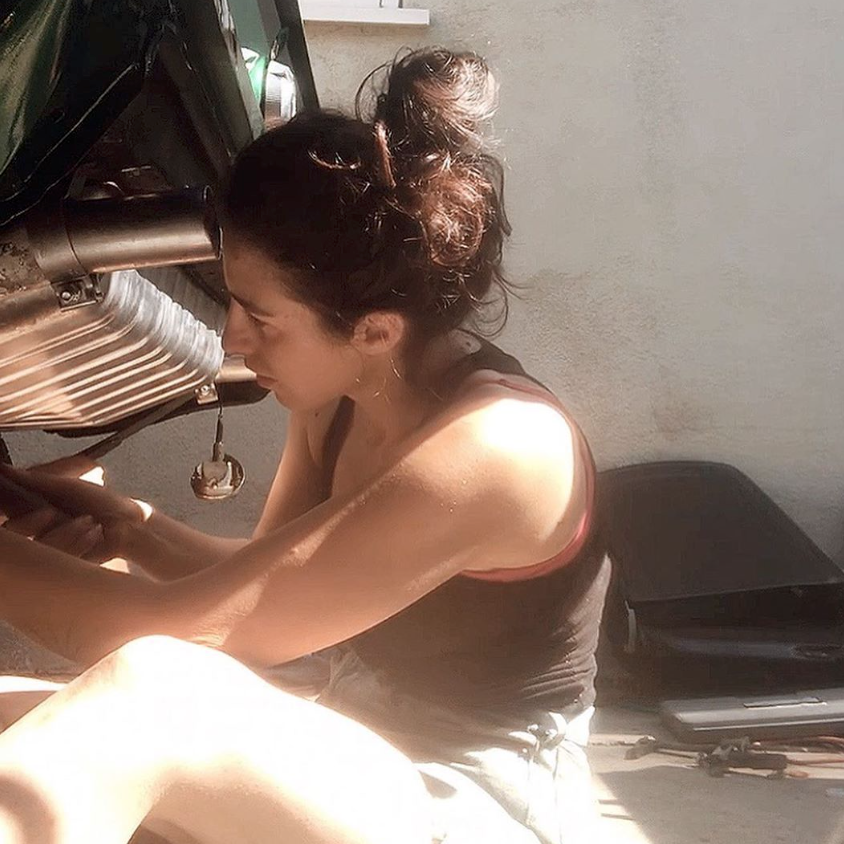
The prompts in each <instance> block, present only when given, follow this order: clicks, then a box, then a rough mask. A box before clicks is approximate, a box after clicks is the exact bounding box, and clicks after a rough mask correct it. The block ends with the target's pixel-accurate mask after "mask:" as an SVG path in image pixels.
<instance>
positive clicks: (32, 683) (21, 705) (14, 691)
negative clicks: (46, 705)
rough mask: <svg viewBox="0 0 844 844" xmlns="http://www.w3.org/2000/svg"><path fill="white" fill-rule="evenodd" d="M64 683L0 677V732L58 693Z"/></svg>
mask: <svg viewBox="0 0 844 844" xmlns="http://www.w3.org/2000/svg"><path fill="white" fill-rule="evenodd" d="M63 686H64V683H54V682H53V681H51V680H39V679H38V678H36V677H16V676H12V675H8V674H6V675H3V676H0V731H2V730H5V729H6V727H8V726H9V725H10V724H13V723H14V722H15V721H17V720H18V718H21V717H22V716H24V715H26V713H27V712H29V710H30V709H32V708H34V707H35V706H37V705H38V704H39V703H41V702H42V701H44V700H46V699H47V698H48V697H50V695H51V694H53V692H56V691H58V690H59V689H61V688H62V687H63Z"/></svg>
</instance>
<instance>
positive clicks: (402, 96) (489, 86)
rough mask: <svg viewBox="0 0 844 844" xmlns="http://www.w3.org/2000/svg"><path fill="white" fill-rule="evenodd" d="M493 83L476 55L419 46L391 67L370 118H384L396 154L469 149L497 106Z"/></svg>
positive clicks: (477, 144) (473, 149)
mask: <svg viewBox="0 0 844 844" xmlns="http://www.w3.org/2000/svg"><path fill="white" fill-rule="evenodd" d="M497 95H498V86H497V85H496V82H495V78H494V77H493V75H492V73H491V72H490V70H489V68H488V67H487V64H486V62H485V61H484V60H483V59H482V58H481V57H480V56H478V55H477V54H475V53H452V52H450V51H449V50H444V49H442V48H434V49H429V50H421V51H417V52H414V53H410V54H409V55H406V56H404V57H403V58H400V59H397V60H396V61H395V62H394V63H393V65H392V66H391V67H390V74H389V78H388V82H387V89H386V91H385V92H384V93H383V94H382V95H381V96H380V97H379V98H378V100H377V104H376V111H375V119H376V120H383V122H384V124H385V125H386V127H387V129H388V131H389V133H390V140H391V144H392V148H393V150H394V152H395V153H399V154H402V155H404V154H410V155H419V154H424V153H425V152H443V153H446V152H448V153H452V154H460V153H473V152H477V151H479V150H480V149H481V148H482V147H483V135H482V133H481V130H482V128H483V125H484V124H485V123H486V122H487V121H488V120H489V119H490V118H491V117H492V115H493V113H494V112H495V107H496V104H497V98H498V97H497Z"/></svg>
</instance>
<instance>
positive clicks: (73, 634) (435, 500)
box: [0, 391, 582, 665]
mask: <svg viewBox="0 0 844 844" xmlns="http://www.w3.org/2000/svg"><path fill="white" fill-rule="evenodd" d="M495 398H496V396H495V394H494V391H493V395H492V396H491V397H490V396H481V397H479V399H476V400H475V402H474V405H473V406H472V407H469V408H466V407H463V408H462V412H461V413H459V414H455V413H453V414H451V415H450V416H449V418H446V419H444V420H440V421H439V422H438V424H437V426H436V428H435V429H434V430H431V429H427V430H424V431H421V432H419V435H418V436H417V437H416V438H414V441H413V442H411V443H409V445H408V449H407V451H406V453H405V454H404V456H403V457H402V458H401V459H400V460H399V461H398V462H397V463H396V464H395V465H394V466H393V467H391V468H390V469H388V470H387V471H385V472H384V473H382V475H380V476H379V477H378V478H377V479H376V480H375V481H374V482H373V483H371V484H370V485H369V486H367V487H366V488H365V489H364V490H363V491H361V492H358V493H356V494H354V495H350V496H347V497H345V498H340V499H331V500H329V501H326V502H324V503H323V504H320V505H319V506H318V507H316V508H314V509H312V510H310V511H309V512H308V513H306V514H305V515H303V516H301V517H299V518H297V519H295V520H293V521H292V522H290V523H288V524H287V525H285V526H284V527H281V528H279V529H277V530H274V531H271V532H268V533H267V534H265V535H264V536H261V537H259V538H257V539H256V540H254V541H253V542H251V543H249V545H247V546H245V547H244V548H242V549H241V550H240V551H238V552H237V553H236V554H234V555H233V556H231V557H229V558H227V559H224V560H222V561H221V562H219V563H218V564H216V565H214V566H211V567H210V568H207V569H204V570H203V571H200V572H198V573H196V574H194V575H192V576H190V577H186V578H183V579H181V580H177V581H172V582H168V583H150V582H145V581H136V580H134V579H132V578H127V577H125V576H121V575H118V574H115V573H113V572H106V571H102V570H100V569H86V568H85V567H84V565H81V564H79V562H78V561H77V560H75V559H74V558H72V557H69V556H67V555H64V554H61V553H60V552H57V551H54V550H53V549H45V548H43V547H42V546H39V545H38V544H36V543H30V542H27V540H24V539H22V538H21V537H16V536H9V537H2V538H0V616H2V617H4V618H6V619H7V620H8V621H10V622H11V623H12V624H13V625H15V626H16V627H18V628H19V629H21V630H23V631H24V632H25V633H29V634H30V635H33V636H34V637H35V638H37V639H38V640H39V641H41V642H42V643H44V644H46V645H47V646H48V647H50V648H52V649H54V650H56V651H58V652H59V653H63V654H65V655H67V656H70V657H72V658H76V659H80V660H82V661H92V660H95V659H97V658H99V657H100V656H102V655H103V654H105V653H107V652H108V651H110V650H112V649H113V648H115V647H117V646H119V645H120V644H122V643H123V642H126V641H128V640H130V639H133V638H136V637H138V636H140V635H145V634H150V633H164V634H169V635H173V636H177V637H179V638H183V639H188V640H192V641H196V642H201V643H204V644H208V645H212V646H214V647H219V648H222V649H225V650H227V651H229V652H230V653H232V654H234V655H235V656H237V657H239V658H240V659H243V660H244V661H246V662H249V663H252V664H254V665H268V664H273V663H278V662H282V661H285V660H289V659H293V658H295V657H298V656H301V655H303V654H306V653H310V652H313V651H315V650H319V649H321V648H323V647H327V646H329V645H331V644H334V643H336V642H339V641H343V640H345V639H347V638H349V637H350V636H353V635H355V634H356V633H358V632H360V631H362V630H364V629H367V628H368V627H371V626H373V625H374V624H377V623H378V622H380V621H382V620H383V619H385V618H387V617H389V616H390V615H392V614H394V613H396V612H398V611H400V610H401V609H403V608H404V607H406V606H408V605H409V604H411V603H413V602H414V601H415V600H417V599H418V598H420V597H421V596H422V595H424V594H425V593H427V592H429V591H430V590H432V589H434V588H435V587H436V586H438V585H439V584H441V583H443V582H444V581H445V580H447V579H449V578H450V577H452V576H453V575H454V574H456V573H457V572H459V571H461V570H465V569H471V568H483V567H489V565H490V561H493V563H494V565H495V566H496V567H501V566H505V565H506V566H514V567H516V566H520V565H532V564H534V563H536V562H537V561H538V560H541V559H544V558H545V557H548V556H550V555H551V554H552V553H553V552H554V551H555V550H557V549H558V548H559V547H562V546H563V545H564V544H566V542H567V541H568V538H569V537H568V536H566V535H565V531H563V532H562V533H561V529H560V526H561V524H563V525H568V524H569V523H571V524H572V525H574V524H576V522H577V519H576V518H570V512H571V510H572V507H570V504H571V492H572V477H573V450H572V445H571V434H570V431H569V429H568V426H567V425H566V423H565V421H564V420H563V419H562V418H561V417H560V416H559V415H558V414H556V413H554V412H553V411H552V410H551V409H550V408H548V406H547V405H544V404H541V403H531V402H524V401H512V400H509V401H506V400H505V401H495V400H494V399H495ZM581 505H582V502H575V503H574V506H575V507H577V506H581ZM575 515H576V514H575ZM566 530H567V528H566Z"/></svg>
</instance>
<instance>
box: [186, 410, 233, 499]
mask: <svg viewBox="0 0 844 844" xmlns="http://www.w3.org/2000/svg"><path fill="white" fill-rule="evenodd" d="M245 480H246V472H245V471H244V469H243V466H242V465H241V463H240V461H239V460H237V459H236V458H234V457H232V456H231V455H230V454H226V453H225V448H224V446H223V407H222V405H220V410H219V413H218V414H217V432H216V435H215V437H214V447H213V450H212V453H211V459H210V460H203V461H202V462H201V463H199V464H197V466H196V467H195V468H194V470H193V474H192V475H191V479H190V485H191V489H193V494H194V495H195V496H196V497H197V498H201V499H202V500H203V501H222V500H224V499H226V498H231V497H232V496H233V495H237V493H238V492H239V491H240V488H241V487H242V486H243V482H244V481H245Z"/></svg>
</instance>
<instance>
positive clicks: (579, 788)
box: [318, 648, 599, 844]
mask: <svg viewBox="0 0 844 844" xmlns="http://www.w3.org/2000/svg"><path fill="white" fill-rule="evenodd" d="M329 665H330V674H329V679H328V684H327V686H326V687H325V688H324V690H323V691H322V693H321V694H320V696H319V697H318V702H319V703H320V704H322V705H325V706H329V707H331V708H332V709H336V710H338V711H340V712H342V713H344V714H345V715H348V716H349V717H351V718H354V719H355V720H356V721H359V722H360V723H362V724H365V725H366V726H368V727H370V728H371V729H372V730H373V731H375V732H377V733H379V734H380V735H381V736H383V737H384V738H386V739H387V740H388V741H390V742H391V743H392V744H394V745H395V746H396V747H398V748H399V749H400V750H401V751H403V752H404V753H405V754H406V755H407V756H408V757H409V758H410V759H411V760H412V761H413V763H414V765H415V766H416V768H417V770H418V771H419V773H420V775H421V776H422V778H423V779H424V781H425V784H426V786H427V789H428V792H429V794H430V795H431V797H432V813H433V814H432V816H433V833H432V841H433V842H443V844H589V842H592V841H594V840H595V839H596V837H597V836H596V826H597V819H598V816H599V812H598V805H597V800H596V799H595V795H594V792H593V789H592V779H591V773H590V770H589V764H588V762H587V760H586V753H585V746H586V743H587V741H588V738H589V719H590V718H591V715H592V711H591V710H589V711H587V712H584V713H583V714H582V715H578V716H577V717H576V718H575V719H573V720H571V721H569V722H567V721H566V719H565V718H564V717H563V716H562V715H560V714H558V713H554V712H548V711H539V712H532V713H530V715H529V716H528V717H526V718H524V719H522V720H521V721H520V722H516V723H507V724H502V723H495V722H493V721H490V720H488V719H486V718H483V717H477V718H476V717H473V716H471V715H467V714H466V713H465V712H459V711H455V710H451V709H449V708H446V707H442V706H436V705H431V704H430V703H429V702H426V701H421V700H418V699H416V698H414V697H411V696H408V695H405V694H399V693H397V692H396V690H395V689H394V688H392V687H391V686H390V684H389V682H388V680H387V679H386V678H385V677H383V676H379V675H378V674H377V673H375V672H373V671H372V670H371V669H369V668H368V667H367V666H365V665H364V664H363V663H362V662H361V661H360V660H359V659H358V658H357V656H356V655H355V654H354V653H352V652H351V651H348V650H344V649H342V648H338V649H335V650H334V652H333V654H332V658H331V660H330V663H329Z"/></svg>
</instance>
